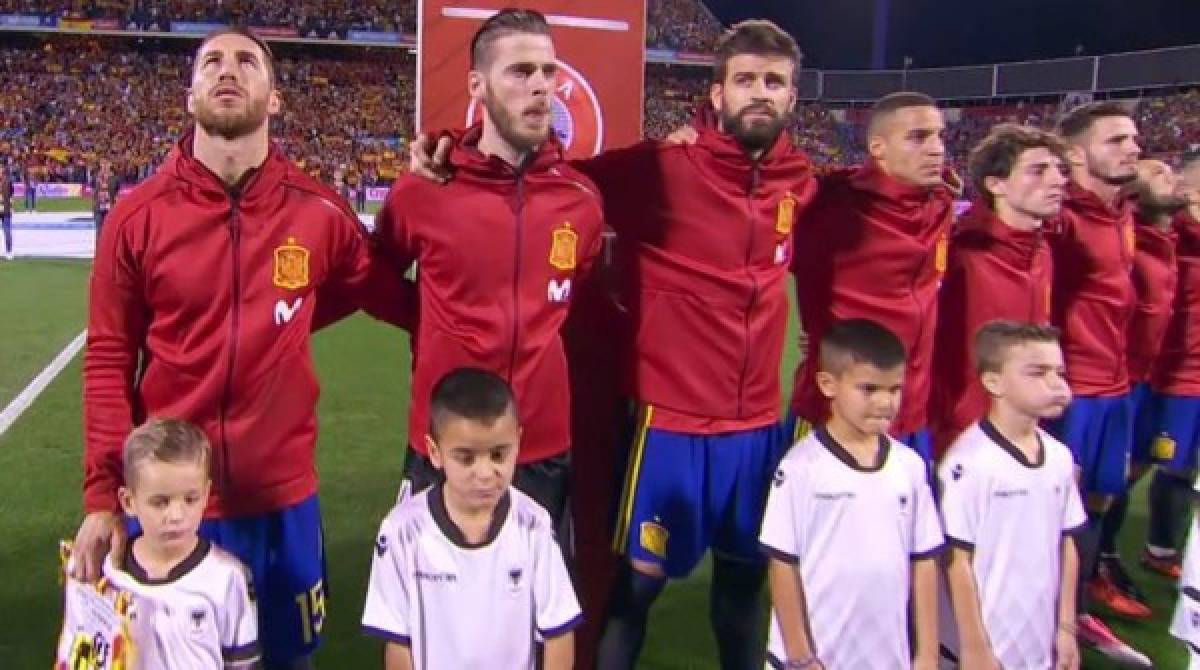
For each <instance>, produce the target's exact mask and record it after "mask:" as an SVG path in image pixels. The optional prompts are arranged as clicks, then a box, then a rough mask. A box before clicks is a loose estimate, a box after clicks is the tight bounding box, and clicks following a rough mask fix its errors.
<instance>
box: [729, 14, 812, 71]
mask: <svg viewBox="0 0 1200 670" xmlns="http://www.w3.org/2000/svg"><path fill="white" fill-rule="evenodd" d="M741 54H752V55H755V56H778V57H780V58H786V59H788V60H790V61H792V64H793V65H794V66H795V69H794V71H793V72H792V79H793V81H795V77H796V73H798V72H799V71H800V61H801V59H802V58H803V57H802V56H801V55H800V47H799V46H797V45H796V40H795V38H793V37H792V36H791V35H789V34H787V33H786V32H785V31H784V30H783V29H782V28H780V27H779V26H777V25H775V24H774V23H772V22H770V21H768V20H766V19H747V20H745V21H741V22H739V23H735V24H733V25H732V26H730V28H729V29H728V30H726V31H725V32H724V33H722V34H721V37H720V38H718V39H717V44H716V49H715V53H714V58H713V81H715V82H724V81H725V76H726V75H728V74H729V60H730V59H731V58H733V57H734V56H738V55H741Z"/></svg>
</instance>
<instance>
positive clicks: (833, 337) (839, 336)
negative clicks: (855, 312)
mask: <svg viewBox="0 0 1200 670" xmlns="http://www.w3.org/2000/svg"><path fill="white" fill-rule="evenodd" d="M819 355H820V359H819V361H818V362H819V363H820V369H821V371H822V372H829V373H832V374H835V375H836V374H841V373H843V372H845V371H846V369H847V368H849V367H850V366H851V365H853V364H855V363H866V364H868V365H873V366H875V367H877V368H879V369H881V370H891V369H892V368H895V367H897V366H900V365H903V364H904V361H905V360H906V355H905V353H904V344H903V343H902V342H900V338H898V337H896V334H895V333H893V332H892V331H890V330H888V329H887V328H884V327H883V326H881V325H879V324H878V323H876V322H874V321H871V320H869V319H846V320H844V321H837V322H835V323H834V324H833V326H832V327H831V328H830V329H829V332H827V333H825V337H823V338H821V348H820V353H819Z"/></svg>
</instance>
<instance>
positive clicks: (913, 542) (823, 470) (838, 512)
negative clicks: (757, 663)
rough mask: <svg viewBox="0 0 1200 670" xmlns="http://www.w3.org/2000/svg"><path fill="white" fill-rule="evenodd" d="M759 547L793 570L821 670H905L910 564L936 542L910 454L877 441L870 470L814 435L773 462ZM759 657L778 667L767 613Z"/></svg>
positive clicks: (779, 643) (777, 638)
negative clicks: (766, 634) (765, 639)
mask: <svg viewBox="0 0 1200 670" xmlns="http://www.w3.org/2000/svg"><path fill="white" fill-rule="evenodd" d="M760 540H761V542H762V544H763V546H764V549H765V550H766V551H767V552H768V553H769V554H770V555H771V556H772V557H773V558H775V559H778V560H782V561H785V562H787V563H791V564H794V565H796V566H797V569H798V570H799V573H800V578H801V580H802V584H803V586H804V594H805V598H806V599H807V602H808V621H809V626H810V630H811V631H812V636H813V643H814V645H815V651H816V654H817V657H818V658H819V659H820V660H821V662H822V663H823V664H824V665H825V668H826V669H827V670H842V669H847V670H851V669H852V670H870V669H873V668H878V669H879V670H894V669H895V668H900V667H908V665H909V664H910V662H911V661H910V659H911V654H910V653H909V643H908V632H909V620H908V602H909V596H910V590H911V586H910V584H911V576H912V570H911V567H912V566H911V561H913V560H916V559H920V558H928V557H931V556H934V555H936V554H937V553H938V552H939V551H940V550H941V548H942V543H943V539H942V531H941V527H940V526H939V524H938V516H937V508H936V507H934V503H933V494H932V492H931V491H930V489H929V483H928V482H927V480H926V475H925V463H924V462H923V461H922V460H921V457H920V456H918V455H917V453H916V452H914V451H913V450H911V449H909V448H908V447H906V446H904V445H903V444H901V443H899V442H896V441H895V440H892V439H890V438H887V437H880V454H879V461H878V463H877V464H876V465H875V466H874V467H871V468H864V467H861V466H859V465H858V464H857V463H856V462H855V460H854V458H853V456H851V455H850V454H849V453H848V452H846V450H845V449H843V448H842V447H841V445H839V444H838V443H837V442H836V441H835V440H834V439H833V438H832V437H831V436H830V435H829V433H828V432H827V431H826V430H825V429H824V428H817V429H816V430H814V431H813V432H811V433H810V434H809V435H808V436H807V437H805V438H804V439H803V440H801V441H800V442H798V443H797V444H796V445H795V446H793V447H792V449H791V451H789V452H788V454H787V456H785V457H784V459H783V462H782V463H780V465H779V469H778V470H777V471H776V473H775V481H774V483H773V486H772V489H771V493H770V496H769V498H768V501H767V511H766V514H765V516H764V517H763V524H762V533H761V536H760ZM767 651H768V662H769V663H770V665H772V666H773V667H780V668H781V667H783V662H784V661H786V660H787V654H786V652H785V651H784V647H783V637H782V634H781V633H780V629H779V619H778V617H777V616H776V615H775V613H774V612H772V614H771V636H770V640H769V643H768V647H767Z"/></svg>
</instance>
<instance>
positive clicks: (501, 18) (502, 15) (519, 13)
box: [471, 7, 550, 70]
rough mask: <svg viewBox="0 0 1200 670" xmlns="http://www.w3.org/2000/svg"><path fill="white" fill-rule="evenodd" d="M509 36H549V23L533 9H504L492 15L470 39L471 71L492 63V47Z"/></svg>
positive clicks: (481, 68)
mask: <svg viewBox="0 0 1200 670" xmlns="http://www.w3.org/2000/svg"><path fill="white" fill-rule="evenodd" d="M509 35H545V36H546V37H549V36H550V22H549V21H547V20H546V16H545V15H544V14H542V13H541V12H539V11H537V10H534V9H517V8H515V7H506V8H505V9H501V10H500V11H498V12H496V13H495V14H493V15H492V16H491V17H489V18H488V20H486V21H484V22H483V25H481V26H479V30H476V31H475V36H474V37H472V38H471V69H472V70H483V69H486V68H487V66H488V65H489V64H491V62H492V45H493V44H494V43H495V42H496V40H499V39H501V38H503V37H508V36H509Z"/></svg>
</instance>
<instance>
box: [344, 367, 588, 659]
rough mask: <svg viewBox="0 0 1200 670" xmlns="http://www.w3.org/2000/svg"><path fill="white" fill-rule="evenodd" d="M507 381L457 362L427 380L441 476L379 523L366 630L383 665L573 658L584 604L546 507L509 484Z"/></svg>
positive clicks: (513, 456)
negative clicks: (432, 381) (381, 643)
mask: <svg viewBox="0 0 1200 670" xmlns="http://www.w3.org/2000/svg"><path fill="white" fill-rule="evenodd" d="M517 416H518V414H517V406H516V401H515V400H514V398H513V393H512V390H511V389H510V388H509V386H508V385H507V384H506V383H505V382H504V380H503V379H501V378H500V377H498V376H496V375H495V374H493V373H491V372H487V371H484V370H480V369H476V368H459V369H457V370H453V371H451V372H450V373H448V374H447V375H446V376H444V377H442V379H441V381H439V382H438V383H437V384H436V385H435V386H434V389H433V397H432V400H431V404H430V421H429V424H430V425H429V433H428V434H426V436H425V445H426V447H428V451H429V455H430V460H431V461H432V463H433V464H434V466H435V467H437V468H438V470H440V471H441V473H442V481H441V482H439V483H437V484H434V485H433V486H432V487H431V488H429V489H426V490H424V491H422V492H421V493H418V494H416V495H414V496H411V497H408V496H405V495H403V494H402V496H401V499H400V501H399V502H398V503H397V505H396V507H395V508H393V509H392V511H391V513H390V514H388V516H387V518H385V519H384V520H383V524H382V526H381V528H380V531H379V537H378V539H377V540H376V541H375V556H374V558H373V560H372V565H371V580H370V585H369V587H368V590H367V602H366V606H365V608H364V611H363V618H362V625H363V630H364V632H366V633H367V634H368V635H373V636H376V637H380V638H383V639H384V640H385V641H386V646H385V651H384V657H385V662H384V666H385V668H386V670H410V669H411V670H436V669H446V670H467V669H471V668H488V669H489V670H491V669H496V670H507V669H513V670H515V669H518V668H520V669H532V668H534V667H535V663H536V662H537V658H538V656H539V649H538V647H539V646H541V647H542V649H541V650H540V655H541V657H542V665H540V666H538V667H541V668H545V670H566V669H567V668H571V667H572V666H573V664H574V660H575V659H574V639H573V633H572V631H573V629H574V628H575V626H577V625H578V624H579V623H580V621H581V616H580V610H579V603H578V602H577V601H576V599H575V592H574V590H573V589H572V586H571V580H570V578H569V576H568V575H567V568H566V564H565V563H564V562H563V558H562V552H561V551H560V550H559V547H558V545H557V544H555V540H554V526H553V524H552V523H551V520H550V515H549V513H548V512H546V510H545V509H544V508H542V507H541V506H540V505H538V503H536V502H534V501H533V499H531V498H529V497H528V496H526V495H525V494H523V493H521V492H520V491H518V490H517V489H516V488H514V487H513V486H512V479H513V471H514V469H515V467H516V462H517V450H518V446H519V443H520V438H521V427H520V425H519V423H518V420H517Z"/></svg>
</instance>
